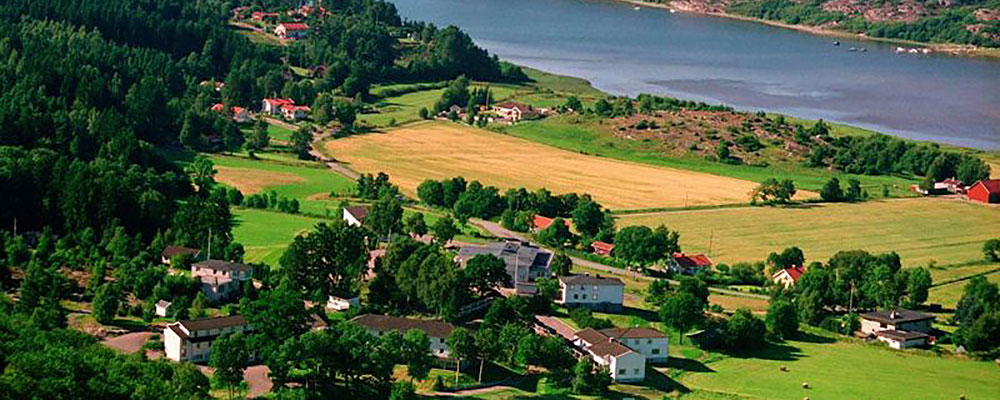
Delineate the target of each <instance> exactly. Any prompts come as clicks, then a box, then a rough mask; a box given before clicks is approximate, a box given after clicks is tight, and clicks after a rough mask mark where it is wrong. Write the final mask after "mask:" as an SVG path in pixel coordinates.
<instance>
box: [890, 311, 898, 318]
mask: <svg viewBox="0 0 1000 400" xmlns="http://www.w3.org/2000/svg"><path fill="white" fill-rule="evenodd" d="M889 318H890V319H896V318H899V313H898V312H896V310H892V312H890V313H889Z"/></svg>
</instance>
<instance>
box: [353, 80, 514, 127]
mask: <svg viewBox="0 0 1000 400" xmlns="http://www.w3.org/2000/svg"><path fill="white" fill-rule="evenodd" d="M401 86H406V85H391V86H387V88H394V87H401ZM472 86H473V87H484V86H487V85H486V84H483V83H475V84H473V85H472ZM488 86H489V87H490V90H491V91H492V92H493V98H494V100H496V101H500V100H504V99H507V98H509V97H511V96H512V95H514V93H515V92H517V91H521V90H524V89H525V88H523V87H521V86H514V85H505V84H490V85H488ZM442 92H444V89H430V90H421V91H417V92H412V93H406V94H403V95H399V96H395V97H389V98H386V99H385V100H383V101H381V102H379V103H378V107H379V112H378V113H375V114H359V115H358V121H360V122H362V123H364V124H367V125H371V126H375V127H379V128H385V127H388V126H390V125H391V124H390V122H391V121H392V120H395V122H396V125H403V124H407V123H410V122H416V121H419V120H420V115H419V113H420V108H421V107H426V108H427V109H428V110H431V109H432V108H433V107H434V103H435V102H436V101H437V100H438V99H439V98H441V93H442Z"/></svg>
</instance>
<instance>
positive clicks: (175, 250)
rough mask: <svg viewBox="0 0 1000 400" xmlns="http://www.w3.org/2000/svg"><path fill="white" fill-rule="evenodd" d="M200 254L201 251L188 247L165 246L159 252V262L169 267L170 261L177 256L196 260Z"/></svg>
mask: <svg viewBox="0 0 1000 400" xmlns="http://www.w3.org/2000/svg"><path fill="white" fill-rule="evenodd" d="M200 254H201V250H198V249H192V248H190V247H184V246H167V247H166V248H164V249H163V251H162V252H160V262H162V263H163V264H166V265H169V264H170V260H172V259H173V258H174V257H177V256H191V257H193V258H198V256H199V255H200Z"/></svg>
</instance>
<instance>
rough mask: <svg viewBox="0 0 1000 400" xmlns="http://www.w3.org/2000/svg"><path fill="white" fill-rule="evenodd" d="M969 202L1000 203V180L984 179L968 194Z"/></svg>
mask: <svg viewBox="0 0 1000 400" xmlns="http://www.w3.org/2000/svg"><path fill="white" fill-rule="evenodd" d="M966 195H967V196H969V200H972V201H978V202H980V203H993V204H996V203H1000V179H983V180H981V181H979V182H976V184H974V185H972V187H970V188H969V190H968V191H967V192H966Z"/></svg>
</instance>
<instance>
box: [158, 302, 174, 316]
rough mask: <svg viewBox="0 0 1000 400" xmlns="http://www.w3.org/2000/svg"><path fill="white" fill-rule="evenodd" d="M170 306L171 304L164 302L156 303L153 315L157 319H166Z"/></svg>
mask: <svg viewBox="0 0 1000 400" xmlns="http://www.w3.org/2000/svg"><path fill="white" fill-rule="evenodd" d="M171 305H173V303H171V302H169V301H166V300H160V301H157V302H156V306H155V311H154V313H155V314H156V316H157V317H166V316H167V313H169V312H170V306H171Z"/></svg>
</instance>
